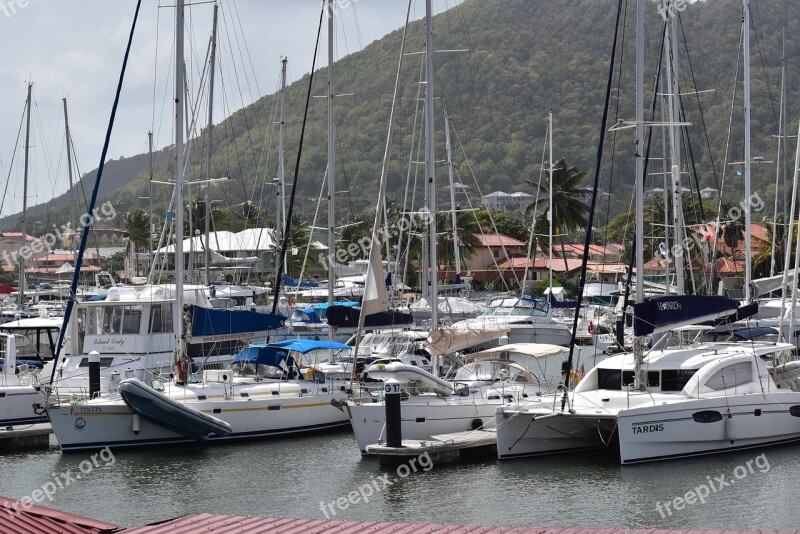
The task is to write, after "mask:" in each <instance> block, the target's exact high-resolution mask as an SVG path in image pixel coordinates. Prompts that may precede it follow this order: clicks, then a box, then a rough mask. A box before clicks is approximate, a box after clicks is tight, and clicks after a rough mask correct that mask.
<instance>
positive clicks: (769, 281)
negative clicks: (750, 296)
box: [751, 269, 794, 297]
mask: <svg viewBox="0 0 800 534" xmlns="http://www.w3.org/2000/svg"><path fill="white" fill-rule="evenodd" d="M793 281H794V269H792V270H791V271H789V272H788V273H787V279H786V283H787V284H791V283H792V282H793ZM751 283H752V285H753V292H754V293H755V297H760V296H761V295H766V294H767V293H770V292H772V291H777V290H779V289H780V288H781V285H782V284H783V273H781V274H776V275H775V276H768V277H767V278H759V279H758V280H753V281H752V282H751Z"/></svg>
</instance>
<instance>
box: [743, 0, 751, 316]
mask: <svg viewBox="0 0 800 534" xmlns="http://www.w3.org/2000/svg"><path fill="white" fill-rule="evenodd" d="M742 5H743V9H744V201H745V209H744V227H745V233H744V249H745V251H747V252H746V253H747V258H746V259H745V262H744V300H745V302H750V280H751V277H752V273H751V272H750V251H751V248H750V241H751V232H750V218H751V217H750V0H742Z"/></svg>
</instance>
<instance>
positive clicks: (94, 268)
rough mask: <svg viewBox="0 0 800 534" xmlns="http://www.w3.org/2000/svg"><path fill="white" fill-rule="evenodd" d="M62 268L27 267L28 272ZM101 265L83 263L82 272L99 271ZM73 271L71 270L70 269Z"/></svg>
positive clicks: (47, 271) (50, 271)
mask: <svg viewBox="0 0 800 534" xmlns="http://www.w3.org/2000/svg"><path fill="white" fill-rule="evenodd" d="M60 268H61V266H60V265H59V266H58V267H27V268H26V269H25V272H26V273H54V272H56V271H58V270H59V269H60ZM99 270H100V266H98V265H81V272H82V273H85V272H89V271H99ZM70 272H71V271H70Z"/></svg>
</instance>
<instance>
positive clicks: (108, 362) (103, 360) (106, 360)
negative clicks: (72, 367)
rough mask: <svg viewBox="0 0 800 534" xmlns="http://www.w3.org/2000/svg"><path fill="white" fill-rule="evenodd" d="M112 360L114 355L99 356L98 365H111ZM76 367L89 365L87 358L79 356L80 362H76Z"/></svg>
mask: <svg viewBox="0 0 800 534" xmlns="http://www.w3.org/2000/svg"><path fill="white" fill-rule="evenodd" d="M113 362H114V357H113V356H111V357H108V358H103V357H100V367H101V368H102V367H111V364H112V363H113ZM78 367H89V358H88V357H86V358H81V363H79V364H78Z"/></svg>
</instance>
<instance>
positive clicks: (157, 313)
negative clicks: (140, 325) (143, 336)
mask: <svg viewBox="0 0 800 534" xmlns="http://www.w3.org/2000/svg"><path fill="white" fill-rule="evenodd" d="M161 313H162V310H161V306H159V305H158V304H154V305H153V306H151V307H150V333H151V334H159V333H161V332H163V331H164V321H163V316H162V315H161Z"/></svg>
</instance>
